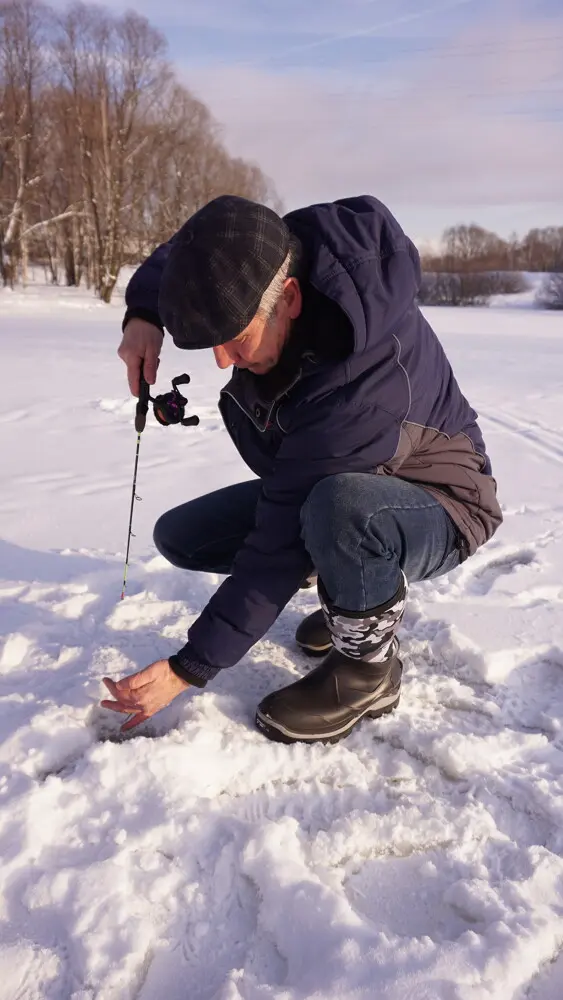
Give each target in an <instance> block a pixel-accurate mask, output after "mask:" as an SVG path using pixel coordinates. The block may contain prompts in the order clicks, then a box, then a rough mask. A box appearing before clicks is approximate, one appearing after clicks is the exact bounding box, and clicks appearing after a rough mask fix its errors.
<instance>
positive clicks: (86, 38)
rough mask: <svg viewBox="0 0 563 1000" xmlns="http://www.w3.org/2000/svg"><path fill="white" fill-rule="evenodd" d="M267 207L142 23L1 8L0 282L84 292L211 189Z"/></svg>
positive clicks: (28, 2)
mask: <svg viewBox="0 0 563 1000" xmlns="http://www.w3.org/2000/svg"><path fill="white" fill-rule="evenodd" d="M224 193H230V194H239V195H243V196H246V197H249V198H253V199H256V200H258V201H262V202H264V203H267V204H271V205H272V206H273V207H275V208H279V207H280V206H279V202H278V199H277V195H276V192H275V190H274V187H273V185H272V183H271V181H270V180H269V179H268V178H267V177H265V176H264V174H263V173H262V171H261V170H260V169H259V168H258V167H257V166H256V165H254V164H252V163H249V162H247V161H245V160H243V159H240V158H236V157H232V156H230V155H229V154H228V152H227V150H226V149H225V146H224V145H223V143H222V141H221V134H220V129H219V126H218V124H217V122H216V121H215V120H214V119H213V117H212V115H211V113H210V111H209V110H208V108H207V107H206V106H205V104H203V103H202V102H201V101H199V100H197V99H196V98H195V97H194V96H193V95H192V94H191V92H190V91H189V90H188V89H187V88H186V87H185V86H184V85H183V84H182V83H181V82H180V81H179V80H178V78H177V76H176V75H175V73H174V71H173V69H172V67H171V65H170V64H169V62H168V60H167V49H166V42H165V39H164V37H163V36H162V34H161V33H160V32H159V31H157V30H156V29H155V28H154V27H152V26H151V24H150V23H149V22H148V21H147V20H146V19H145V18H144V17H141V16H139V15H138V14H136V13H133V12H128V13H126V14H125V15H123V16H121V17H118V16H114V15H113V14H112V13H111V12H110V11H109V10H107V9H106V8H104V7H101V6H92V5H89V4H88V5H86V4H83V3H75V4H72V5H71V6H69V7H67V9H66V10H65V11H63V12H62V13H61V12H59V11H55V10H53V9H52V8H51V7H49V6H48V5H46V4H43V3H41V2H40V0H10V2H3V3H0V275H1V278H2V281H3V283H4V285H13V284H14V283H16V282H18V281H24V282H25V280H26V276H27V272H28V267H29V264H30V262H39V263H42V264H43V265H44V266H45V267H46V268H47V271H48V274H49V276H50V279H51V280H52V281H53V282H55V283H58V282H65V283H66V284H67V285H79V284H81V283H82V282H84V283H85V284H87V285H88V286H89V287H91V288H93V289H94V291H95V292H96V294H97V295H99V296H100V298H101V299H103V300H104V301H106V302H109V301H110V299H111V295H112V292H113V289H114V287H115V284H116V282H117V279H118V276H119V272H120V269H121V268H122V267H123V266H124V265H126V264H129V263H136V262H138V261H139V260H140V259H141V258H142V257H144V256H145V255H146V254H147V253H148V252H149V251H150V250H151V249H152V248H154V246H155V245H156V244H158V243H160V242H162V241H163V240H166V239H167V238H169V236H170V234H171V233H172V232H174V231H175V230H176V229H178V228H179V227H180V226H181V225H182V223H183V222H184V221H185V220H186V218H188V217H189V216H190V215H192V214H193V212H195V211H197V209H198V208H200V207H201V206H202V205H203V204H205V203H206V202H207V201H209V200H210V199H211V198H214V197H216V196H217V195H219V194H224Z"/></svg>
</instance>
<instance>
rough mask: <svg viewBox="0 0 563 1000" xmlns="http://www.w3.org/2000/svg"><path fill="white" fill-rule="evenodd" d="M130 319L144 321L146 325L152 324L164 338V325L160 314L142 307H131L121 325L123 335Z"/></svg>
mask: <svg viewBox="0 0 563 1000" xmlns="http://www.w3.org/2000/svg"><path fill="white" fill-rule="evenodd" d="M130 319H144V320H145V322H146V323H152V325H153V326H157V327H158V329H159V330H160V331H161V333H162V335H163V336H164V326H163V325H162V320H161V319H160V316H159V315H158V313H155V312H152V310H151V309H143V307H142V306H130V307H129V308H128V309H127V311H126V313H125V316H124V317H123V322H122V324H121V332H122V333H123V332H124V330H125V327H126V326H127V324H128V322H129V320H130Z"/></svg>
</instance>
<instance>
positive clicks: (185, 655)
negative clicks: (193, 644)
mask: <svg viewBox="0 0 563 1000" xmlns="http://www.w3.org/2000/svg"><path fill="white" fill-rule="evenodd" d="M168 664H169V666H170V669H171V670H173V671H174V673H175V674H176V675H177V676H178V677H181V678H182V680H183V681H186V683H187V684H193V685H194V687H199V688H204V687H205V685H206V684H207V682H208V681H211V680H213V678H214V677H216V675H217V674H218V673H220V668H219V667H212V666H210V664H209V663H202V661H201V660H198V659H197V658H196V657H195V656H194V655H193V653H192V652H191V650H190V647H189V643H188V645H186V646H184V648H183V649H180V650H179V652H178V653H175V654H174V655H172V656H170V657H169V658H168Z"/></svg>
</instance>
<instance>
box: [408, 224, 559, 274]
mask: <svg viewBox="0 0 563 1000" xmlns="http://www.w3.org/2000/svg"><path fill="white" fill-rule="evenodd" d="M421 261H422V267H423V270H424V271H431V272H434V273H439V274H453V273H455V274H462V273H465V274H472V273H473V274H476V273H481V274H482V273H486V272H507V271H545V272H552V273H559V272H563V226H546V227H545V228H544V229H537V228H536V229H530V231H529V232H528V233H527V234H526V235H525V236H524V237H522V238H520V237H519V236H518V235H517V234H516V233H514V234H513V235H512V236H511V237H510V238H509V239H503V238H502V237H500V236H498V235H497V234H496V233H493V232H491V231H490V230H488V229H483V227H482V226H477V225H475V224H473V225H458V226H450V227H449V228H448V229H445V230H444V233H443V234H442V240H441V246H440V248H439V250H438V251H437V252H436V251H432V250H429V249H424V248H422V250H421Z"/></svg>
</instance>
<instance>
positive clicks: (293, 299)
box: [283, 278, 303, 319]
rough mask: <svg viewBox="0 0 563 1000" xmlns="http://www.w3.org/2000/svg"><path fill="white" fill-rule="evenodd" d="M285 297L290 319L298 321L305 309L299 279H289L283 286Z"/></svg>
mask: <svg viewBox="0 0 563 1000" xmlns="http://www.w3.org/2000/svg"><path fill="white" fill-rule="evenodd" d="M283 297H284V299H285V304H286V308H287V312H288V315H289V318H290V319H297V317H298V316H299V314H300V312H301V310H302V308H303V295H302V293H301V285H300V284H299V281H298V279H297V278H287V279H286V281H285V284H284V286H283Z"/></svg>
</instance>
